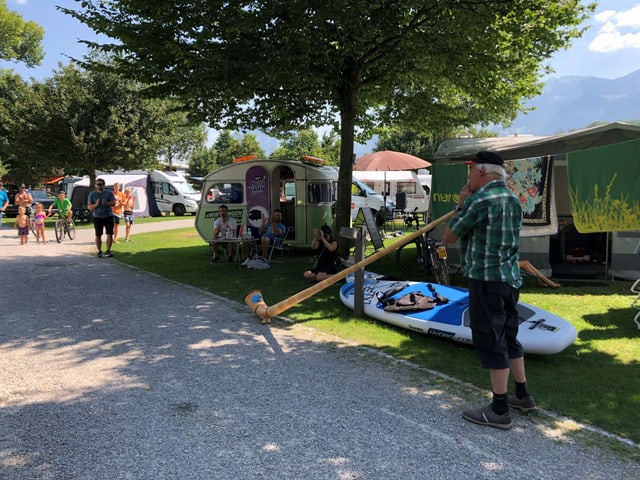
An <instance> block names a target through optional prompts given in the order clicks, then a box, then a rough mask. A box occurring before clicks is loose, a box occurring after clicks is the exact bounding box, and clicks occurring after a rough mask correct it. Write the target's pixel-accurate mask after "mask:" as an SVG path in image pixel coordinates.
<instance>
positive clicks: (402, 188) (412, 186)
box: [396, 182, 416, 195]
mask: <svg viewBox="0 0 640 480" xmlns="http://www.w3.org/2000/svg"><path fill="white" fill-rule="evenodd" d="M396 191H397V192H400V193H407V194H409V195H413V194H414V193H416V183H415V182H398V189H397V190H396Z"/></svg>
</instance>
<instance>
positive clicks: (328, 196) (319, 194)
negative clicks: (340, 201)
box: [307, 183, 333, 204]
mask: <svg viewBox="0 0 640 480" xmlns="http://www.w3.org/2000/svg"><path fill="white" fill-rule="evenodd" d="M331 202H333V192H332V188H331V184H330V183H309V184H308V186H307V203H309V204H316V203H331Z"/></svg>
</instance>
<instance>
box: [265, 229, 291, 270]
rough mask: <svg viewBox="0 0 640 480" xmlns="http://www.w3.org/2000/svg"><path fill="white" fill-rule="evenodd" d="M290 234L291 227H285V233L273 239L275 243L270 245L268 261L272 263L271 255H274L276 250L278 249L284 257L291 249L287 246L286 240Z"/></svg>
mask: <svg viewBox="0 0 640 480" xmlns="http://www.w3.org/2000/svg"><path fill="white" fill-rule="evenodd" d="M288 234H289V229H288V228H286V227H285V229H284V233H283V234H282V236H281V237H276V238H275V239H274V240H273V243H272V244H271V246H270V247H269V258H267V263H271V256H272V255H273V251H274V250H278V251H279V252H280V254H281V255H282V257H284V253H285V251H288V250H289V249H288V248H287V247H286V246H285V244H284V241H285V240H286V239H287V235H288Z"/></svg>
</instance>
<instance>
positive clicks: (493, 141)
mask: <svg viewBox="0 0 640 480" xmlns="http://www.w3.org/2000/svg"><path fill="white" fill-rule="evenodd" d="M633 139H640V126H636V125H631V124H627V123H623V122H613V123H610V124H605V125H599V126H596V127H590V128H585V129H582V130H576V131H573V132H569V133H563V134H559V135H553V136H548V137H523V136H519V137H493V138H485V139H474V138H470V139H453V140H447V141H445V142H443V144H442V146H439V147H438V149H437V150H436V152H435V153H434V158H433V164H434V165H433V168H432V173H433V176H434V186H433V192H432V197H431V199H432V205H433V204H434V202H435V203H437V200H438V198H440V197H450V198H453V197H454V196H455V195H457V194H458V192H459V188H458V189H457V190H456V191H455V192H454V191H452V192H438V191H437V190H436V188H437V183H438V180H437V179H436V170H437V165H438V164H449V165H456V164H459V163H461V162H462V161H465V160H469V159H470V158H471V157H473V155H475V154H476V153H477V152H478V151H480V150H493V151H496V152H498V153H500V155H502V157H503V158H504V159H505V160H514V159H530V158H549V159H552V161H553V170H552V178H551V182H552V197H553V207H554V208H555V213H554V214H553V215H555V216H556V217H557V223H558V232H557V233H547V234H544V235H542V236H533V237H529V238H523V239H522V241H521V251H522V258H523V259H525V260H529V261H531V262H532V263H533V264H534V265H535V266H536V267H538V269H539V270H541V271H542V272H543V273H544V274H545V275H550V274H551V273H552V269H551V266H552V263H556V262H561V263H562V262H566V261H567V257H573V255H568V254H569V253H570V252H571V251H573V249H574V248H575V249H576V250H580V248H578V247H580V242H581V241H585V242H586V243H587V245H586V247H585V248H587V249H588V248H592V249H598V250H599V253H598V256H597V257H596V258H591V257H584V259H585V260H584V263H583V264H582V265H580V266H581V267H583V268H584V271H585V272H589V273H588V274H587V275H592V274H593V273H594V272H600V271H602V272H603V273H605V274H606V272H605V271H604V266H603V263H604V262H605V261H607V260H609V257H610V259H611V260H614V259H616V258H617V257H618V255H619V254H621V253H623V254H625V255H626V254H627V253H624V252H627V251H629V249H630V248H631V247H633V245H632V244H634V243H635V242H634V238H632V237H633V236H634V235H635V234H634V233H633V232H624V233H622V232H614V233H613V234H611V235H608V234H605V233H601V234H600V233H598V234H588V235H589V236H586V235H584V236H581V235H580V234H579V233H578V232H576V229H575V227H574V225H573V212H572V210H571V206H570V199H569V187H568V168H567V156H568V155H567V154H568V153H570V152H580V151H583V150H586V149H590V148H594V147H604V146H607V145H612V146H613V145H616V144H619V143H621V142H627V141H629V140H633ZM607 160H608V153H606V151H605V152H601V157H600V159H599V161H600V162H602V163H603V164H605V165H606V164H607ZM629 161H635V162H636V163H638V160H637V159H636V160H633V159H629ZM607 237H610V238H609V239H608V240H607ZM451 250H452V258H455V255H456V251H455V249H451ZM605 255H608V257H606V258H604V257H605ZM600 257H603V258H600ZM587 258H588V260H586V259H587ZM578 261H579V262H580V261H582V260H578ZM613 265H614V268H613V270H614V272H615V271H616V270H615V268H616V267H615V264H613ZM616 274H617V272H616ZM554 275H555V273H554ZM587 275H585V276H587ZM578 276H581V275H578ZM592 276H593V275H592Z"/></svg>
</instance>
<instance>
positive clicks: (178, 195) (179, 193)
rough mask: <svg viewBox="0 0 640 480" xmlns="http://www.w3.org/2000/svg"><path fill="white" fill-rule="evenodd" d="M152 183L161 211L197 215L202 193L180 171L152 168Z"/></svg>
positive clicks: (181, 214)
mask: <svg viewBox="0 0 640 480" xmlns="http://www.w3.org/2000/svg"><path fill="white" fill-rule="evenodd" d="M149 175H150V176H151V184H152V186H153V194H154V196H155V199H156V204H157V205H158V208H159V209H160V211H161V212H163V213H166V214H169V213H173V214H174V215H176V216H177V217H181V216H183V215H184V214H186V213H191V214H192V215H195V214H196V212H197V210H198V204H199V203H200V193H199V192H198V191H197V190H195V189H194V188H193V187H192V186H191V184H189V183H188V182H187V179H186V178H184V177H183V176H182V175H181V174H180V173H178V172H174V171H172V170H152V171H151V172H150V173H149Z"/></svg>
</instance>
